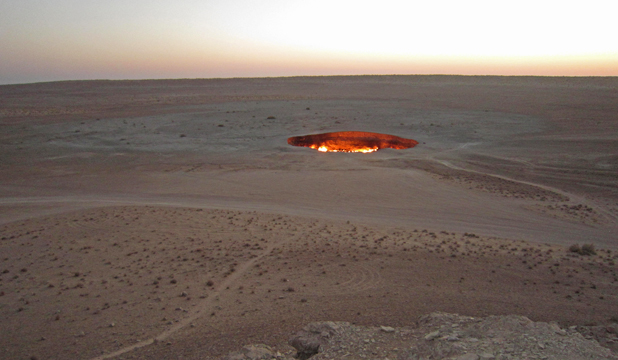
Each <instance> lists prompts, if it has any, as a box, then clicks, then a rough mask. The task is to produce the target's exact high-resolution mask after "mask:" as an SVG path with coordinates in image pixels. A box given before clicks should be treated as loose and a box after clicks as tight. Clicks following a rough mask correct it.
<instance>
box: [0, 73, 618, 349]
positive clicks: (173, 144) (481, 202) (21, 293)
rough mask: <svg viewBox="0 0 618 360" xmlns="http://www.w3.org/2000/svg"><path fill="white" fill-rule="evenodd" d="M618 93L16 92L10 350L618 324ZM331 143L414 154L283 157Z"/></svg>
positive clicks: (3, 184)
mask: <svg viewBox="0 0 618 360" xmlns="http://www.w3.org/2000/svg"><path fill="white" fill-rule="evenodd" d="M617 98H618V80H617V79H615V78H535V77H457V76H359V77H308V78H273V79H213V80H160V81H159V80H156V81H155V80H152V81H84V82H60V83H41V84H28V85H10V86H0V126H1V128H2V132H0V138H1V142H0V226H1V227H0V229H1V239H2V240H1V242H0V249H1V251H0V253H1V254H2V259H0V272H2V273H1V274H0V280H1V282H0V293H2V296H1V297H0V311H1V312H0V316H1V317H2V322H1V323H2V325H0V326H1V327H2V328H1V330H0V331H1V333H2V334H3V336H2V344H1V345H0V346H2V348H4V349H7V351H8V352H7V353H8V354H10V358H24V357H26V358H27V357H28V356H35V357H38V358H63V359H70V358H94V357H97V356H101V355H106V354H107V355H109V356H112V355H113V356H115V355H114V354H116V355H121V356H122V357H124V358H127V357H135V358H148V357H153V356H154V357H160V358H165V357H168V358H177V355H178V354H184V356H186V357H188V358H204V357H209V356H212V357H216V356H219V355H222V354H224V353H226V352H228V351H231V350H235V349H237V348H238V347H239V346H240V345H244V344H246V343H256V342H268V341H271V342H273V343H274V342H277V341H280V340H281V339H282V338H285V336H284V335H285V334H289V333H291V332H293V331H295V330H297V329H299V328H300V327H302V326H303V325H304V324H306V323H308V322H312V321H321V320H336V321H348V322H355V323H358V324H364V325H376V324H383V325H392V326H407V325H409V323H406V322H411V321H414V319H416V318H417V317H418V316H419V315H422V314H425V313H428V312H432V311H448V312H456V313H460V314H463V315H469V316H485V315H497V314H517V315H524V316H528V317H530V318H531V319H532V320H534V321H559V322H561V323H562V324H565V325H566V324H584V323H587V322H594V323H597V324H603V323H605V322H607V321H608V320H609V318H611V317H612V316H617V315H618V314H615V313H614V312H615V309H616V306H617V305H618V301H617V298H616V294H617V292H616V290H617V288H616V284H617V281H618V279H617V278H616V266H615V260H614V257H615V255H614V252H613V251H616V249H617V247H618V242H617V240H618V239H617V236H616V234H618V221H617V216H618V183H617V180H616V173H617V171H618V155H617V149H618V115H617V114H618V101H616V100H617ZM333 131H366V132H379V133H385V134H392V135H396V136H401V137H404V138H411V139H415V140H417V141H418V142H419V145H417V146H416V147H414V148H412V149H408V150H391V149H387V150H380V151H378V152H375V153H370V154H345V153H320V152H317V151H314V150H311V149H308V148H299V147H293V146H290V145H288V144H287V142H286V139H287V138H288V137H290V136H299V135H305V134H313V133H321V132H333ZM573 243H580V244H584V243H591V244H594V245H595V246H596V248H597V249H598V253H597V255H596V256H593V257H582V256H579V255H576V254H573V253H570V252H568V251H567V249H566V247H568V246H570V245H571V244H573ZM172 280H175V282H174V283H172ZM210 282H212V283H210ZM281 313H286V314H290V315H289V316H288V317H283V318H282V317H281V316H280V314H281ZM273 319H277V320H276V321H275V320H273ZM155 340H156V341H155ZM256 340H260V341H256ZM168 343H169V345H168ZM134 346H135V348H133V347H134ZM115 352H118V353H115ZM110 354H111V355H110ZM107 355H106V356H107Z"/></svg>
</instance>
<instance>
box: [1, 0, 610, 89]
mask: <svg viewBox="0 0 618 360" xmlns="http://www.w3.org/2000/svg"><path fill="white" fill-rule="evenodd" d="M616 14H618V1H617V0H586V1H568V0H567V1H565V0H562V1H553V0H549V1H544V0H533V1H528V0H519V1H511V0H501V1H498V0H492V1H474V0H467V1H463V0H457V1H439V0H436V1H429V0H427V1H395V0H380V1H362V0H356V1H352V0H340V1H338V0H305V1H301V0H252V1H250V0H226V1H224V0H210V1H209V0H201V1H200V0H175V1H171V0H169V1H163V0H122V1H121V0H105V1H94V0H0V84H11V83H27V82H39V81H53V80H76V79H160V78H212V77H264V76H291V75H353V74H466V75H471V74H479V75H559V76H597V75H599V76H601V75H602V76H618V40H617V38H618V25H616V22H617V20H616Z"/></svg>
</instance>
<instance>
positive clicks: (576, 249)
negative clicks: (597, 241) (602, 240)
mask: <svg viewBox="0 0 618 360" xmlns="http://www.w3.org/2000/svg"><path fill="white" fill-rule="evenodd" d="M569 251H570V252H573V253H577V254H580V255H586V256H590V255H596V254H597V252H596V250H595V248H594V244H584V245H582V246H581V247H580V246H579V244H573V245H571V246H570V247H569Z"/></svg>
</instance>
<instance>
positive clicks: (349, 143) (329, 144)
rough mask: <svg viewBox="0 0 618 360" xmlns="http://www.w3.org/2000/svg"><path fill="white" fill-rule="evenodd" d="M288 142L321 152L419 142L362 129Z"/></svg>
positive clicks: (406, 145)
mask: <svg viewBox="0 0 618 360" xmlns="http://www.w3.org/2000/svg"><path fill="white" fill-rule="evenodd" d="M288 144H290V145H294V146H304V147H309V148H311V149H316V150H318V151H321V152H361V153H370V152H374V151H378V150H380V149H385V148H391V149H409V148H411V147H414V146H416V145H417V144H418V142H417V141H416V140H412V139H404V138H400V137H398V136H394V135H386V134H379V133H370V132H362V131H341V132H333V133H324V134H315V135H306V136H296V137H291V138H289V139H288Z"/></svg>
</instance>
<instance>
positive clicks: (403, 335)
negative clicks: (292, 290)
mask: <svg viewBox="0 0 618 360" xmlns="http://www.w3.org/2000/svg"><path fill="white" fill-rule="evenodd" d="M578 330H581V329H578V328H576V327H570V328H568V329H563V328H561V327H560V326H559V325H558V324H556V323H545V322H534V321H531V320H530V319H528V318H526V317H524V316H515V315H509V316H489V317H485V318H474V317H467V316H460V315H455V314H447V313H439V312H438V313H432V314H429V315H425V316H422V317H421V318H419V320H418V321H417V323H416V324H414V326H409V327H401V328H393V327H388V326H377V327H365V326H356V325H352V324H350V323H346V322H322V323H311V324H309V325H307V326H305V327H304V328H303V329H302V330H301V331H299V332H298V333H296V334H295V335H293V336H292V337H291V338H290V340H289V344H290V345H291V346H292V347H294V349H295V351H293V350H291V349H288V350H282V352H276V351H274V350H272V349H270V348H268V347H266V346H264V345H259V346H257V347H260V349H268V353H266V352H264V353H260V352H258V351H253V352H252V351H250V350H248V349H251V348H250V347H245V348H244V349H243V351H244V352H241V353H235V354H236V355H234V356H236V357H231V356H232V355H230V356H228V357H227V358H226V359H228V360H241V359H243V360H245V359H252V360H257V359H281V360H283V359H292V358H296V359H303V360H304V359H308V358H311V359H312V360H324V359H400V360H408V359H409V360H413V359H414V360H420V359H455V360H488V359H547V360H553V359H555V360H576V359H618V356H616V354H615V353H613V352H612V351H611V350H610V349H608V348H606V347H603V346H601V345H600V344H599V342H597V341H596V340H594V336H592V335H590V336H586V337H584V336H583V335H582V334H581V333H580V332H579V331H578ZM610 333H611V332H610ZM611 334H612V335H613V336H614V337H615V334H614V333H611ZM604 340H605V341H609V342H610V343H613V341H614V340H612V339H609V338H607V337H605V338H604ZM616 341H618V339H616ZM254 347H256V346H254ZM269 356H270V357H269Z"/></svg>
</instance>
